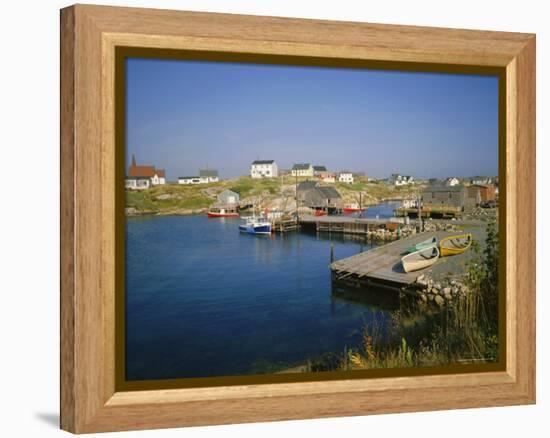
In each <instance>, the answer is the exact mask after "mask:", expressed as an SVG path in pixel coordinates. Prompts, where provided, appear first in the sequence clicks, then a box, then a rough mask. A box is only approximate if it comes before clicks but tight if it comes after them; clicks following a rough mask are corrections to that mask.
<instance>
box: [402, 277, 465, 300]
mask: <svg viewBox="0 0 550 438" xmlns="http://www.w3.org/2000/svg"><path fill="white" fill-rule="evenodd" d="M409 292H412V293H413V295H414V297H415V298H416V302H417V304H419V305H420V306H436V307H439V308H441V307H445V306H447V305H449V304H451V303H452V302H455V301H458V300H460V299H462V298H466V296H467V295H468V294H469V293H470V289H469V288H468V286H467V285H466V284H465V283H464V282H463V281H461V280H459V279H456V278H454V279H446V280H442V281H435V280H434V279H433V278H432V277H431V276H430V275H428V274H423V275H420V276H419V277H418V278H417V279H416V281H415V282H414V283H413V284H412V285H411V286H409Z"/></svg>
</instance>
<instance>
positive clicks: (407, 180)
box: [389, 173, 414, 186]
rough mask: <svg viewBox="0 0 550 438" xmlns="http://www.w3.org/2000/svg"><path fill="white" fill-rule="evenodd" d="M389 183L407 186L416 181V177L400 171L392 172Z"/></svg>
mask: <svg viewBox="0 0 550 438" xmlns="http://www.w3.org/2000/svg"><path fill="white" fill-rule="evenodd" d="M389 183H390V184H392V185H394V186H406V185H409V184H412V183H414V178H413V177H412V176H410V175H401V174H399V173H392V174H391V175H390V178H389Z"/></svg>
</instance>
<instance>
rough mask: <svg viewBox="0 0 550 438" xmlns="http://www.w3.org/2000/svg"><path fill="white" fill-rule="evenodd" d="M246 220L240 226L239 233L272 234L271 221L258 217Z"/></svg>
mask: <svg viewBox="0 0 550 438" xmlns="http://www.w3.org/2000/svg"><path fill="white" fill-rule="evenodd" d="M244 219H245V221H244V223H242V224H241V225H239V231H240V232H241V233H248V234H271V222H270V221H269V219H267V218H265V217H256V216H251V217H247V218H244Z"/></svg>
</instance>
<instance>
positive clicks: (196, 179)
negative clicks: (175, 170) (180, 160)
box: [178, 175, 201, 184]
mask: <svg viewBox="0 0 550 438" xmlns="http://www.w3.org/2000/svg"><path fill="white" fill-rule="evenodd" d="M178 184H201V177H200V176H198V175H197V176H179V177H178Z"/></svg>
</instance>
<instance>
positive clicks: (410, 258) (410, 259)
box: [401, 246, 439, 273]
mask: <svg viewBox="0 0 550 438" xmlns="http://www.w3.org/2000/svg"><path fill="white" fill-rule="evenodd" d="M438 259H439V250H438V249H437V246H430V247H429V248H426V249H421V250H419V251H416V252H413V253H411V254H407V255H406V256H403V257H402V258H401V263H402V265H403V270H404V271H405V272H407V273H409V272H413V271H418V270H420V269H426V268H429V267H430V266H432V265H433V264H434V263H435V262H437V260H438Z"/></svg>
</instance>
